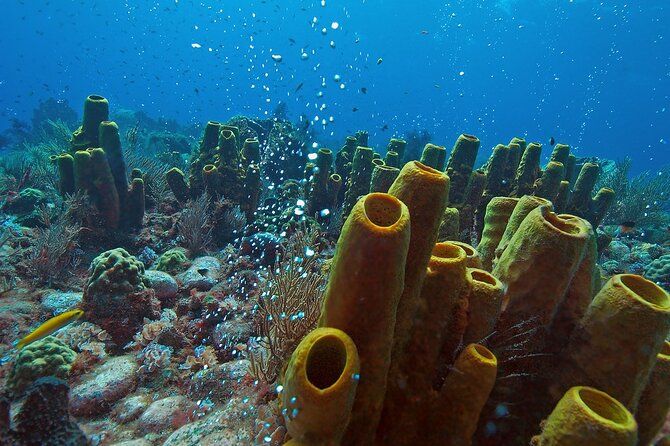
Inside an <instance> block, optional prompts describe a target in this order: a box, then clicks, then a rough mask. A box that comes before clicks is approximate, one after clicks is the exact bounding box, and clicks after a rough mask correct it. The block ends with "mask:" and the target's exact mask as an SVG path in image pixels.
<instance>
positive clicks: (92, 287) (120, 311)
mask: <svg viewBox="0 0 670 446" xmlns="http://www.w3.org/2000/svg"><path fill="white" fill-rule="evenodd" d="M148 286H149V283H148V281H147V280H146V278H145V277H144V264H143V263H142V262H140V261H139V260H138V259H137V258H135V257H133V256H131V255H130V254H128V252H127V251H126V250H125V249H123V248H116V249H111V250H109V251H105V252H103V253H102V254H100V255H99V256H98V257H96V258H95V259H93V262H91V267H90V269H89V277H88V280H87V281H86V285H85V287H84V295H83V298H82V308H83V310H84V312H85V314H86V319H87V320H88V321H90V322H92V323H94V324H96V325H98V326H100V327H101V328H102V329H104V330H106V331H107V332H108V333H109V334H110V336H111V337H112V340H113V341H114V342H115V343H116V344H117V346H121V347H122V346H124V345H125V344H127V343H128V342H130V341H131V340H132V339H133V335H134V334H135V333H136V332H137V331H138V330H139V329H140V328H141V326H142V323H143V321H144V319H145V318H148V319H157V318H158V307H159V304H158V301H157V300H156V298H155V295H154V291H153V290H152V289H149V288H148Z"/></svg>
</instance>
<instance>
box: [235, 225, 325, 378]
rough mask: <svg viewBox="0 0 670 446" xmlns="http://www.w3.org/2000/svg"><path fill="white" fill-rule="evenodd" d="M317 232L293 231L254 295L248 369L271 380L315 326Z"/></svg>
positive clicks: (319, 288) (320, 281) (319, 279)
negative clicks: (255, 339) (253, 340)
mask: <svg viewBox="0 0 670 446" xmlns="http://www.w3.org/2000/svg"><path fill="white" fill-rule="evenodd" d="M317 238H318V232H317V231H316V230H309V231H307V232H297V233H295V234H294V235H293V237H291V238H290V239H289V240H288V242H287V243H286V249H285V251H284V252H285V255H284V258H283V259H282V260H280V261H279V262H277V263H276V264H275V265H274V267H273V268H272V269H271V270H270V271H269V272H268V278H267V283H266V284H264V285H262V286H261V289H263V290H264V292H263V294H262V295H261V296H260V298H259V299H258V305H257V308H256V320H257V324H258V335H259V340H258V345H254V346H252V347H251V348H250V349H249V350H248V353H249V359H250V361H251V373H252V374H253V376H254V377H255V378H256V379H259V380H262V381H264V382H266V383H273V382H275V380H276V379H277V378H278V377H279V372H280V370H281V368H282V366H283V365H284V363H285V362H286V360H287V359H288V358H289V357H290V356H291V353H292V352H293V350H294V349H295V347H296V345H298V343H299V342H300V340H301V339H302V338H303V337H304V336H305V335H306V334H307V333H308V332H309V331H310V330H312V329H313V328H314V327H315V326H316V322H317V320H318V318H319V314H320V307H321V299H322V297H323V289H324V286H325V283H326V280H325V276H324V275H323V274H322V273H321V271H320V266H321V262H320V260H321V257H320V255H319V254H318V248H317V246H316V241H317Z"/></svg>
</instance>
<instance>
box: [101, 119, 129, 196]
mask: <svg viewBox="0 0 670 446" xmlns="http://www.w3.org/2000/svg"><path fill="white" fill-rule="evenodd" d="M98 139H99V140H100V147H102V148H103V150H104V151H105V156H106V157H107V162H108V163H109V169H110V170H111V172H112V176H113V177H114V185H115V186H116V193H117V194H118V196H119V206H120V207H121V208H123V207H124V206H125V204H126V191H127V189H128V180H127V179H126V162H125V161H124V159H123V150H122V149H121V138H120V137H119V127H118V126H117V125H116V123H115V122H112V121H102V122H101V123H100V127H99V135H98Z"/></svg>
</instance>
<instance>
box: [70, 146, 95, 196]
mask: <svg viewBox="0 0 670 446" xmlns="http://www.w3.org/2000/svg"><path fill="white" fill-rule="evenodd" d="M73 158H74V162H73V167H74V188H75V190H77V191H80V192H84V193H86V194H88V195H89V196H91V195H93V193H94V186H93V167H92V166H91V152H89V151H88V150H77V151H76V152H75V153H74V156H73Z"/></svg>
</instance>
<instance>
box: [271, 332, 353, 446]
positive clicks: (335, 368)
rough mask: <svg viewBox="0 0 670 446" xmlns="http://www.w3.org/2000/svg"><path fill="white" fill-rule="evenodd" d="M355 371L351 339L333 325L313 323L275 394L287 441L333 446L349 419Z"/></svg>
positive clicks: (292, 357) (338, 440) (339, 439)
mask: <svg viewBox="0 0 670 446" xmlns="http://www.w3.org/2000/svg"><path fill="white" fill-rule="evenodd" d="M359 372H360V363H359V360H358V352H357V351H356V345H355V344H354V341H353V340H352V339H351V338H350V337H349V336H348V335H347V334H346V333H345V332H343V331H341V330H338V329H336V328H317V329H315V330H313V331H312V332H310V333H309V334H308V335H307V336H305V338H304V339H303V340H302V341H301V342H300V344H299V345H298V347H297V348H296V349H295V351H294V352H293V355H292V356H291V359H290V360H289V362H288V366H287V367H286V372H285V373H284V377H283V381H282V383H283V386H284V389H283V391H282V396H281V406H282V413H283V414H284V419H285V421H286V429H287V430H288V433H289V435H290V436H291V438H292V439H293V440H292V441H291V442H289V443H287V444H302V445H306V446H307V445H309V446H319V445H323V446H337V445H339V444H340V442H341V440H342V436H343V435H344V431H345V429H346V427H347V424H348V423H349V417H350V415H351V407H352V405H353V403H354V396H355V395H356V386H357V385H358V377H359Z"/></svg>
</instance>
